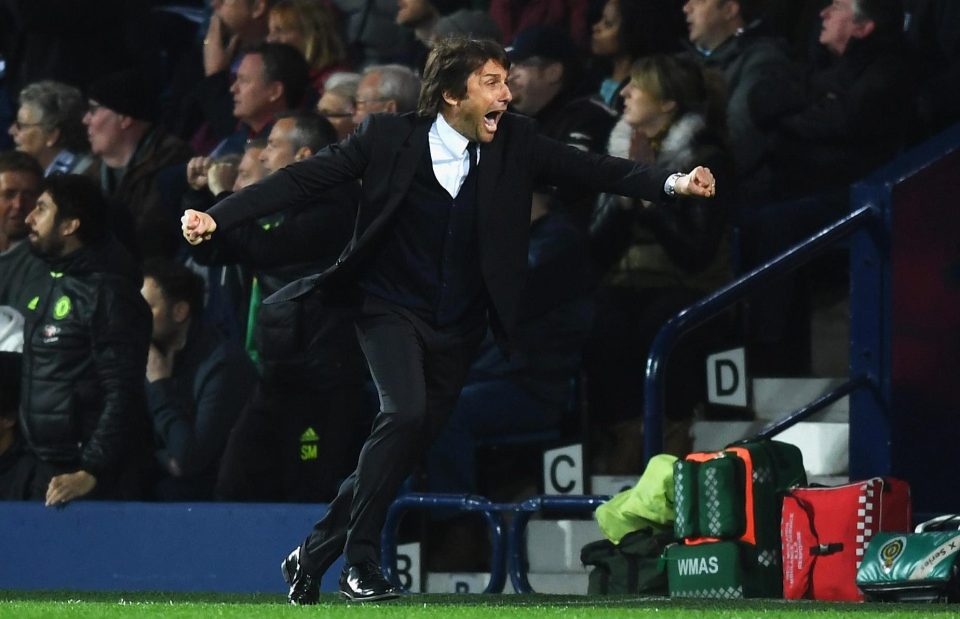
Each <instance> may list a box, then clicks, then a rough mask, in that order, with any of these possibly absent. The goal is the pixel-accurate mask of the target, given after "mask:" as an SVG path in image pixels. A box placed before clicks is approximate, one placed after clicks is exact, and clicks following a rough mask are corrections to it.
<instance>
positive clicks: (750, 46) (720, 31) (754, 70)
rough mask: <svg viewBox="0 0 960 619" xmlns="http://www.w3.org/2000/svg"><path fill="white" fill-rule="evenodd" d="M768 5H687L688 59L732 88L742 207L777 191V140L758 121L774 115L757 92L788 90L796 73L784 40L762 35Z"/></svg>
mask: <svg viewBox="0 0 960 619" xmlns="http://www.w3.org/2000/svg"><path fill="white" fill-rule="evenodd" d="M764 7H765V2H764V1H763V0H687V2H686V3H685V4H684V5H683V11H684V13H686V15H687V24H688V26H689V37H690V42H691V43H692V44H693V49H692V50H691V51H690V52H689V55H690V56H691V57H692V58H694V59H695V60H696V61H697V62H698V63H700V64H701V65H702V66H705V67H708V68H710V69H715V70H717V71H719V72H720V73H722V75H723V78H724V80H725V82H726V86H727V114H726V124H727V129H728V132H729V137H730V147H731V152H732V154H733V161H734V163H735V165H736V170H737V179H738V185H737V186H738V187H739V188H740V190H741V194H742V195H741V196H740V202H741V204H744V205H751V204H757V203H762V202H764V201H766V200H769V199H770V197H771V194H772V192H773V185H772V183H773V179H772V174H773V173H772V170H771V169H770V156H771V153H770V150H771V148H772V144H771V142H772V139H773V138H772V136H771V135H770V132H764V131H762V130H761V129H760V127H758V125H757V121H756V118H757V117H761V118H762V117H764V116H767V115H768V114H769V113H768V112H766V111H764V110H758V109H757V105H756V104H755V105H754V107H753V109H751V105H750V104H751V102H752V101H753V102H755V101H756V100H757V96H758V95H757V93H763V92H769V91H779V90H786V89H789V88H791V87H792V84H793V83H794V82H795V81H796V79H797V75H796V74H797V71H796V68H795V67H794V65H793V63H792V62H791V61H790V59H789V57H788V56H787V51H786V48H785V46H784V45H783V44H782V41H780V40H777V39H774V38H772V37H769V36H766V35H764V34H762V21H761V17H762V16H763V10H764Z"/></svg>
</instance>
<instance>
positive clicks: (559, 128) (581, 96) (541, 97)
mask: <svg viewBox="0 0 960 619" xmlns="http://www.w3.org/2000/svg"><path fill="white" fill-rule="evenodd" d="M507 55H508V57H509V58H510V61H511V63H512V64H511V66H510V74H509V76H508V78H507V83H508V85H509V86H510V93H511V94H512V95H513V101H511V103H510V105H511V107H512V109H513V110H514V111H516V112H520V113H521V114H526V115H527V116H531V117H533V118H536V119H537V121H538V123H537V124H538V127H539V129H540V132H541V133H543V134H544V135H546V136H549V137H551V138H553V139H555V140H560V141H561V142H566V143H567V144H570V145H571V146H574V147H576V148H578V149H580V150H585V151H590V152H595V153H603V152H604V151H605V150H606V143H607V137H608V136H609V135H610V129H611V128H613V125H614V123H615V122H616V121H617V115H616V112H614V111H613V109H612V108H610V107H609V106H607V105H606V104H604V103H603V102H601V101H599V100H598V99H596V98H595V97H592V96H589V94H588V93H585V92H584V91H583V89H582V85H583V84H582V77H583V66H582V63H581V62H580V57H579V54H578V52H577V48H576V47H575V46H574V44H573V41H572V40H570V37H569V36H567V34H566V33H565V32H564V31H563V30H560V29H558V28H553V27H550V26H531V27H529V28H526V29H524V30H521V31H520V33H519V34H518V35H517V38H516V39H514V41H513V44H512V45H511V46H510V48H509V52H507ZM596 198H597V196H596V194H589V193H585V192H577V191H569V190H568V191H565V192H563V193H562V194H560V193H558V192H557V191H556V188H555V187H548V186H542V187H538V188H537V191H536V192H535V193H534V195H533V200H534V203H538V202H545V201H550V202H553V204H551V205H549V206H548V205H545V204H544V205H540V206H539V207H538V208H541V209H549V210H560V209H563V210H565V211H566V212H567V213H570V214H574V215H575V216H577V217H578V218H579V220H580V221H581V222H583V223H584V224H585V222H586V220H588V219H589V216H590V210H591V208H592V205H593V202H594V201H596Z"/></svg>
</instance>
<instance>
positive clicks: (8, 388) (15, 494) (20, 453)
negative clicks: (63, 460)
mask: <svg viewBox="0 0 960 619" xmlns="http://www.w3.org/2000/svg"><path fill="white" fill-rule="evenodd" d="M21 362H22V360H21V355H20V354H19V353H14V352H0V501H22V500H24V499H26V498H27V494H28V493H27V488H28V487H29V485H30V476H31V474H32V471H33V462H32V461H31V460H30V459H29V458H28V457H25V453H26V448H25V447H24V444H23V438H21V436H20V433H19V432H18V431H17V410H18V408H19V406H20V364H21Z"/></svg>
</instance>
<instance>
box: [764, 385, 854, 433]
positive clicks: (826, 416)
mask: <svg viewBox="0 0 960 619" xmlns="http://www.w3.org/2000/svg"><path fill="white" fill-rule="evenodd" d="M844 382H846V379H845V378H765V377H762V378H754V379H753V380H752V381H751V388H752V396H751V402H752V408H753V411H754V413H755V414H756V417H757V419H763V420H768V421H769V420H775V419H780V418H782V417H783V416H784V415H786V414H787V413H792V412H793V411H795V410H797V409H799V408H802V407H804V406H806V405H807V404H809V403H810V402H812V401H813V400H815V399H817V398H818V397H820V396H822V395H824V394H825V393H828V392H830V391H832V390H833V389H836V388H837V387H839V386H840V385H842V384H843V383H844ZM849 419H850V399H849V398H847V397H844V398H841V399H839V400H837V401H836V402H834V403H833V404H831V405H830V406H828V407H827V408H825V409H824V410H822V411H820V412H818V413H816V414H814V415H811V416H810V417H809V418H808V419H807V421H828V422H834V423H839V422H847V421H849Z"/></svg>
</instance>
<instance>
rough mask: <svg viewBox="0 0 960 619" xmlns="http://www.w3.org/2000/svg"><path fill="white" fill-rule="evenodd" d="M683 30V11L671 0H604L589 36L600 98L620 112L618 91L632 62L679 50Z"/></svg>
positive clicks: (627, 74) (628, 77)
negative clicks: (598, 77) (595, 62)
mask: <svg viewBox="0 0 960 619" xmlns="http://www.w3.org/2000/svg"><path fill="white" fill-rule="evenodd" d="M684 32H685V29H684V23H683V12H682V11H681V10H680V7H679V6H678V4H677V3H676V2H674V0H607V2H606V4H604V5H603V14H602V15H601V16H600V19H599V21H597V23H595V24H594V25H593V30H592V36H591V39H590V51H591V53H592V54H593V58H594V59H595V60H597V61H598V64H599V67H600V73H601V77H602V79H603V82H602V83H601V84H600V91H599V95H600V99H601V100H602V101H603V102H604V103H606V104H607V105H609V106H610V107H612V108H614V109H616V110H617V111H618V112H622V111H623V103H622V100H621V99H620V91H621V90H622V89H623V86H624V85H625V84H626V83H627V81H629V79H630V70H631V67H632V66H633V62H634V61H635V60H636V59H637V58H640V57H641V56H646V55H648V54H662V53H670V52H674V51H679V50H680V40H681V39H682V37H683V35H684Z"/></svg>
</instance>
